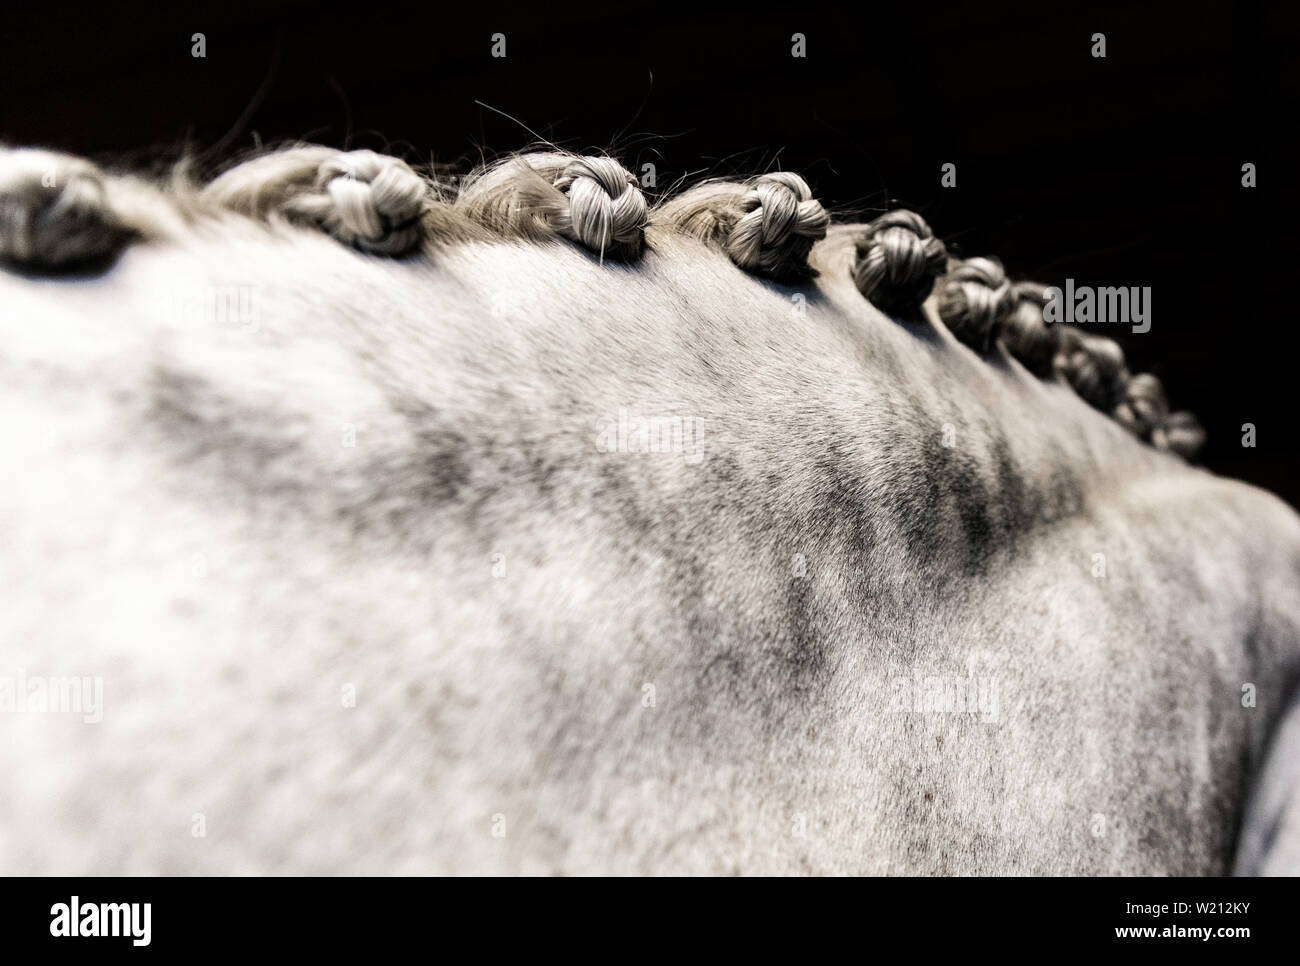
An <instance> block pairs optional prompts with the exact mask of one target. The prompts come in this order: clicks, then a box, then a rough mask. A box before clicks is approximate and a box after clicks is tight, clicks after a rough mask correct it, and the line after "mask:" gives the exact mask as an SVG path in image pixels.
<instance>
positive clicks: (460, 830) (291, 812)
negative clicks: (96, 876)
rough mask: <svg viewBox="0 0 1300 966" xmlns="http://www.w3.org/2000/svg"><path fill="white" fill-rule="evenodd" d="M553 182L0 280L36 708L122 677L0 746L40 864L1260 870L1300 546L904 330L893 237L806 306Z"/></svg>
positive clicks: (12, 665)
mask: <svg viewBox="0 0 1300 966" xmlns="http://www.w3.org/2000/svg"><path fill="white" fill-rule="evenodd" d="M24 163H25V162H24ZM6 166H8V167H6ZM566 167H567V166H566ZM530 168H531V172H523V173H522V175H521V181H520V182H516V183H514V184H513V185H506V186H504V187H502V186H500V185H495V184H494V183H493V182H492V181H491V178H492V177H493V175H492V174H491V173H488V174H485V175H484V176H483V180H482V181H481V182H480V183H479V188H478V189H477V191H476V189H474V188H473V186H471V187H470V188H467V189H466V191H465V192H464V193H463V194H462V195H461V196H460V198H459V199H458V200H456V201H454V202H450V203H449V202H448V201H446V200H445V199H442V198H439V197H435V196H434V195H433V194H432V192H431V193H430V195H429V196H428V197H427V198H425V199H424V201H423V202H422V206H423V216H422V219H421V222H420V224H421V230H422V234H423V239H424V241H423V244H422V247H421V248H420V250H419V251H418V252H416V253H414V254H412V255H411V256H409V257H407V258H405V259H402V260H392V259H387V258H377V257H373V256H370V255H364V254H358V253H357V252H354V251H351V250H349V249H348V248H347V247H345V246H343V245H340V244H338V243H337V242H336V241H335V240H334V239H332V238H330V237H326V236H325V235H324V234H322V233H320V232H318V231H316V230H315V229H313V228H304V227H302V225H301V224H290V223H288V222H286V221H277V222H275V223H272V224H266V225H263V224H259V223H257V222H255V221H254V220H251V219H248V218H246V217H245V216H244V215H242V214H234V213H227V214H222V213H221V212H220V210H219V208H220V206H219V205H216V204H215V203H213V202H212V201H211V199H208V200H204V199H203V198H202V197H201V196H200V197H199V198H197V199H190V198H187V199H184V200H178V198H177V197H176V196H174V195H171V196H166V197H164V196H162V195H159V196H157V198H156V199H155V200H154V202H153V205H152V206H150V205H145V206H143V209H142V212H143V214H142V216H141V219H142V218H143V216H144V215H148V218H149V221H148V222H147V223H145V222H144V221H142V220H141V219H135V220H133V219H131V218H125V219H119V220H123V221H124V223H126V224H129V225H131V226H132V230H133V231H135V232H136V233H137V235H138V237H139V238H141V239H142V240H143V241H144V242H145V244H138V245H132V246H126V247H124V248H122V249H121V252H120V258H119V260H118V262H117V263H116V264H115V265H114V266H113V267H112V268H111V269H110V270H107V271H104V272H101V273H97V274H90V275H85V274H82V275H78V276H77V277H75V278H69V277H65V276H61V275H55V276H48V275H45V276H42V275H34V274H32V273H30V272H28V271H25V270H24V271H23V272H21V273H19V272H6V273H0V367H2V368H3V373H2V377H0V432H2V433H3V435H4V439H5V441H6V452H7V454H8V456H9V459H10V460H11V462H12V464H13V465H14V466H17V467H21V471H20V472H16V473H9V474H5V476H4V477H3V482H0V520H2V521H3V526H4V527H5V531H6V540H5V552H4V553H3V554H0V571H2V572H0V580H3V582H4V584H5V586H6V587H7V588H8V594H7V597H6V603H5V605H4V606H3V607H0V622H2V623H0V626H3V628H4V632H3V641H4V644H3V655H2V657H3V665H0V674H10V673H13V669H17V668H23V669H25V670H26V671H27V672H29V673H32V674H37V673H44V674H51V675H53V674H61V673H65V674H90V675H100V676H102V677H103V679H104V682H105V691H104V694H105V708H104V717H103V721H102V722H101V723H99V724H95V725H85V724H82V723H81V722H80V720H73V719H70V718H68V717H66V716H58V715H39V714H26V715H20V714H0V768H2V769H3V772H4V774H5V775H7V776H9V778H8V782H7V790H6V794H5V795H4V796H0V868H4V869H5V870H6V871H10V872H15V873H20V872H38V873H82V874H86V873H92V874H93V873H109V874H112V873H128V872H130V873H268V872H269V873H335V872H353V873H364V872H372V873H397V872H431V871H441V872H475V873H481V872H525V873H531V872H570V873H581V872H612V873H619V872H661V873H662V872H711V873H725V872H744V873H760V872H775V873H788V872H824V873H834V872H853V873H911V874H945V873H963V874H971V873H976V874H996V873H1024V872H1036V873H1053V874H1055V873H1077V874H1094V873H1107V874H1113V873H1140V874H1202V873H1221V872H1224V871H1226V870H1227V869H1229V868H1230V866H1231V863H1232V856H1233V848H1234V842H1235V839H1236V834H1237V829H1238V826H1239V823H1240V821H1241V817H1242V815H1243V813H1244V807H1245V800H1246V789H1247V784H1248V781H1249V780H1250V777H1251V775H1252V774H1253V773H1254V771H1255V770H1256V768H1257V766H1258V764H1259V762H1260V761H1261V759H1262V756H1263V754H1264V749H1265V746H1266V741H1267V737H1268V734H1269V730H1270V727H1271V725H1272V723H1273V721H1274V720H1275V719H1276V718H1277V717H1278V715H1279V714H1280V712H1281V710H1282V708H1283V706H1284V703H1285V701H1286V699H1287V689H1288V688H1289V686H1290V685H1291V684H1292V682H1294V680H1295V677H1296V673H1297V671H1300V647H1298V646H1297V630H1298V629H1300V603H1298V600H1300V595H1297V594H1296V588H1297V578H1298V577H1300V520H1298V519H1297V517H1296V515H1295V514H1294V513H1293V512H1292V511H1291V510H1290V509H1289V508H1287V507H1286V506H1284V505H1283V504H1282V503H1281V502H1280V501H1278V500H1277V499H1275V498H1274V497H1272V496H1269V495H1267V494H1265V493H1262V492H1260V491H1258V490H1255V489H1253V488H1251V487H1248V486H1245V485H1242V484H1239V483H1233V482H1229V481H1225V480H1221V479H1218V478H1216V477H1214V476H1211V475H1210V474H1208V473H1206V472H1204V471H1201V470H1198V469H1194V468H1191V467H1189V466H1188V465H1187V464H1186V463H1184V462H1183V461H1181V460H1179V459H1176V458H1174V457H1173V456H1172V455H1170V454H1169V453H1167V452H1162V451H1161V450H1159V449H1157V448H1155V447H1153V446H1150V445H1146V444H1144V443H1142V442H1141V441H1140V440H1139V439H1138V438H1137V437H1136V436H1135V435H1134V434H1133V433H1132V432H1129V431H1126V430H1125V428H1124V427H1123V426H1122V425H1121V424H1120V422H1117V421H1115V420H1113V419H1110V418H1107V417H1106V416H1105V415H1103V414H1102V413H1099V412H1098V411H1097V410H1096V409H1094V408H1092V407H1091V406H1090V405H1088V404H1087V403H1085V402H1084V400H1083V399H1081V398H1080V396H1079V395H1078V394H1077V393H1076V392H1075V391H1074V390H1073V389H1072V388H1071V387H1070V385H1069V384H1068V381H1067V378H1066V377H1067V375H1068V373H1067V374H1066V375H1062V376H1059V377H1058V376H1049V377H1048V378H1046V379H1041V378H1038V377H1036V376H1035V375H1034V374H1033V373H1031V372H1029V371H1028V370H1027V369H1026V368H1024V367H1023V366H1022V365H1020V363H1019V362H1017V361H1016V359H1015V358H1014V357H1013V356H1012V355H1010V354H1009V353H1008V351H1007V347H1006V346H1005V345H1004V344H1003V343H1002V342H999V341H994V342H993V343H992V344H991V345H990V346H989V347H988V353H987V354H985V355H981V354H977V353H976V352H973V351H972V350H971V349H970V348H969V347H968V346H966V345H964V344H963V343H962V342H960V341H958V339H956V338H955V337H954V335H953V334H952V333H951V332H950V331H949V330H948V328H947V327H946V326H945V325H944V324H943V323H942V321H941V319H940V317H939V315H938V312H937V296H936V297H935V298H932V299H930V300H929V301H928V302H926V303H924V304H922V305H919V306H918V314H917V315H916V317H915V318H914V319H912V320H911V321H909V322H908V323H907V324H905V325H900V324H899V323H898V321H896V319H894V318H891V317H890V316H889V315H886V314H885V313H883V312H882V311H881V310H880V309H879V308H877V307H876V306H875V305H873V303H872V302H871V301H870V300H868V299H866V298H864V297H863V294H862V292H861V291H860V288H859V286H858V284H857V282H856V280H855V273H854V267H855V265H856V264H857V263H858V262H859V260H860V257H861V246H860V241H861V239H862V237H863V226H838V227H832V228H831V229H830V231H829V234H828V235H827V237H826V238H825V240H823V241H821V242H820V243H818V244H817V245H815V246H814V247H813V248H812V250H811V252H810V255H809V268H810V269H811V270H812V271H813V272H815V273H816V274H815V276H811V275H810V277H809V278H808V279H806V280H805V281H803V282H802V283H800V284H799V285H798V286H797V287H795V288H791V287H789V286H786V285H782V284H778V283H775V282H773V281H770V280H767V279H764V278H760V277H757V276H756V275H754V274H750V273H747V272H745V271H744V270H743V269H741V268H740V267H738V265H737V264H736V262H735V261H734V260H733V259H732V257H731V256H730V255H729V254H728V253H727V252H726V251H725V250H723V249H722V248H720V247H719V246H718V245H717V244H714V243H711V242H710V241H708V240H702V239H700V238H696V237H693V236H692V234H691V233H689V232H684V231H682V230H680V229H679V228H678V227H677V226H676V225H674V224H673V223H672V222H671V221H670V220H665V221H660V220H657V219H656V217H655V213H654V212H651V213H650V214H649V216H648V218H647V220H646V224H645V226H644V230H643V235H642V242H641V246H640V250H639V254H637V255H636V256H635V257H634V258H632V259H625V260H613V259H607V258H605V257H604V256H606V255H609V254H610V252H609V251H608V250H606V251H605V252H603V253H602V252H596V251H592V250H591V249H589V248H588V247H586V245H585V244H568V243H565V244H550V243H539V242H545V241H547V240H548V239H554V240H559V239H562V238H564V237H565V228H564V227H563V226H564V225H565V221H564V220H563V219H558V220H557V219H554V218H552V217H551V216H550V215H545V216H542V217H540V218H536V219H534V218H533V217H532V216H531V215H530V214H529V213H528V212H527V211H519V210H516V209H512V208H511V207H510V205H511V203H512V202H511V201H510V200H508V199H510V198H513V199H515V201H518V199H519V198H521V197H526V198H532V197H534V196H536V197H538V198H540V199H542V202H541V203H542V204H543V207H544V211H546V212H551V213H552V214H553V213H554V211H555V210H556V206H557V205H558V204H560V202H559V201H557V199H556V198H555V197H554V195H552V194H550V192H551V191H552V190H558V191H561V193H563V189H557V188H556V187H555V182H554V181H552V180H550V179H549V178H550V175H551V174H553V173H554V171H555V170H563V169H562V168H559V167H556V168H545V172H543V171H542V170H541V169H539V168H537V167H532V166H531V165H530ZM15 171H17V173H15ZM534 176H536V177H534ZM24 178H25V176H24V175H23V174H22V170H21V164H18V165H16V166H15V163H14V159H13V158H12V157H4V156H0V194H3V196H4V198H5V201H6V203H19V204H22V203H24V202H23V200H22V199H23V198H24V196H23V194H22V192H24V191H30V190H31V182H30V177H26V180H24ZM294 184H295V185H301V190H303V191H305V192H309V193H316V192H319V190H320V184H319V182H318V181H317V180H315V179H313V178H301V179H298V178H297V176H295V179H294ZM15 185H18V187H17V188H15V187H14V186H15ZM113 190H114V189H109V194H110V195H111V194H112V191H113ZM294 190H297V189H296V188H295V189H294ZM291 195H292V191H290V192H289V193H288V195H286V197H289V196H291ZM283 200H284V199H281V201H283ZM277 203H278V202H277ZM22 223H23V222H21V220H15V219H14V218H12V217H11V218H9V220H7V221H6V222H5V224H6V225H8V226H13V225H18V224H22ZM6 230H11V229H6ZM87 247H88V248H90V247H94V245H89V244H88V246H87ZM6 251H7V252H8V253H9V254H10V255H11V256H12V255H13V254H14V253H19V254H21V253H22V252H23V251H26V252H30V251H31V248H30V247H29V248H27V249H20V248H19V247H18V246H17V245H15V244H13V243H10V247H9V248H7V249H6ZM19 260H20V261H21V259H19ZM229 286H235V287H238V286H245V287H248V288H250V289H251V290H252V291H253V292H254V293H256V306H257V310H256V313H255V316H250V317H249V318H246V319H244V320H243V321H244V323H245V324H240V320H238V319H229V318H224V317H211V316H210V315H209V314H208V313H206V312H205V311H194V310H187V309H185V308H184V306H186V305H188V304H190V303H189V302H187V299H191V298H192V297H193V296H195V295H196V294H202V293H208V292H211V291H213V289H214V288H222V287H229ZM793 295H798V296H800V298H798V299H795V298H792V296H793ZM178 306H181V308H179V309H178ZM627 414H630V416H628V415H627ZM650 418H669V419H671V418H678V419H686V418H691V419H693V420H696V421H698V425H699V426H700V427H702V432H701V433H700V434H699V435H698V437H696V439H695V442H694V444H692V445H693V446H694V449H693V450H691V449H688V448H686V447H682V448H679V449H678V450H674V449H673V448H672V447H671V446H670V447H669V448H668V449H667V450H664V449H662V448H661V449H659V450H658V451H653V452H642V451H639V450H641V449H644V447H643V446H641V445H640V444H639V443H636V442H635V441H631V442H629V440H633V437H631V436H630V435H628V434H623V433H622V430H621V429H619V428H618V427H619V426H620V425H622V424H623V423H626V422H627V419H632V420H648V419H650ZM611 427H614V428H613V429H612V430H611ZM1175 428H1176V429H1177V428H1179V427H1175ZM611 433H612V435H611ZM349 438H350V439H351V440H352V441H353V442H354V444H355V445H348V443H347V440H348V439H349ZM679 441H680V440H679ZM670 442H671V440H670ZM693 452H694V453H698V454H699V457H700V458H698V459H695V458H692V453H693ZM1099 559H1100V561H1101V563H1100V567H1101V570H1100V574H1099V571H1098V567H1099V563H1098V561H1099ZM968 677H970V678H973V679H974V680H977V681H985V682H993V683H995V684H996V694H997V696H998V700H997V702H996V707H991V706H987V705H986V706H985V707H983V708H982V711H981V710H980V709H977V711H976V713H967V712H963V713H957V712H952V711H951V710H949V711H944V710H941V709H940V710H936V709H934V708H931V709H930V710H928V711H924V712H922V713H917V712H914V711H911V710H910V708H908V707H903V705H902V703H900V696H910V695H911V694H912V690H911V683H912V682H918V681H919V682H924V681H926V680H928V679H936V680H941V681H952V680H965V679H967V678H968ZM1245 684H1250V685H1251V686H1252V687H1253V688H1254V689H1255V690H1256V692H1257V703H1256V704H1255V705H1253V706H1251V707H1244V706H1243V702H1242V701H1241V700H1240V699H1241V694H1242V689H1243V685H1245ZM349 689H351V693H354V694H355V706H349V704H348V702H347V701H346V699H345V698H346V695H347V694H348V693H349ZM904 703H906V702H904ZM1284 784H1285V782H1284ZM1291 787H1294V785H1292V786H1291ZM1270 814H1272V813H1270ZM200 824H201V826H202V828H203V831H204V834H203V835H202V836H196V835H195V834H193V832H194V830H195V829H196V828H198V827H199V825H200ZM1252 841H1254V840H1253V839H1252Z"/></svg>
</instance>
